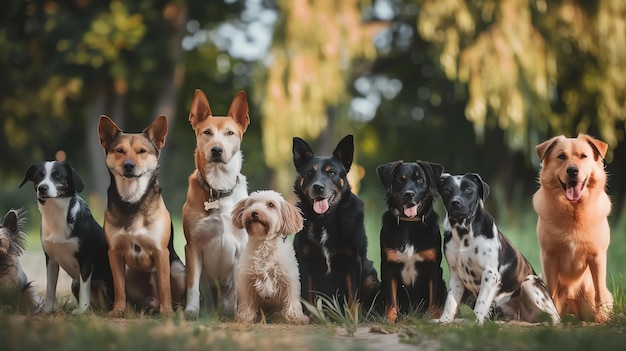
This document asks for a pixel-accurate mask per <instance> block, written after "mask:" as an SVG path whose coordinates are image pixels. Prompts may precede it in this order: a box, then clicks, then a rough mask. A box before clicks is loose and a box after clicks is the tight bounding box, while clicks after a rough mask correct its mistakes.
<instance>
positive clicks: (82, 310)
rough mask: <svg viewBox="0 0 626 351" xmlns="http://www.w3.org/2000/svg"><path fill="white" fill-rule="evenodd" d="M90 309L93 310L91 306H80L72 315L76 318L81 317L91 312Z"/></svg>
mask: <svg viewBox="0 0 626 351" xmlns="http://www.w3.org/2000/svg"><path fill="white" fill-rule="evenodd" d="M90 309H91V308H90V306H89V305H79V306H78V307H76V308H75V309H74V310H72V315H74V316H81V315H83V314H85V313H87V312H89V310H90Z"/></svg>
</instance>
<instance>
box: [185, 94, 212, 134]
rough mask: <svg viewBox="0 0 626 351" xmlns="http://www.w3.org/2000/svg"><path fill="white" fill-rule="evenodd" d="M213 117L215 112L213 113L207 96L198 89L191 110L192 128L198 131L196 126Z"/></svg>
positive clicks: (190, 120)
mask: <svg viewBox="0 0 626 351" xmlns="http://www.w3.org/2000/svg"><path fill="white" fill-rule="evenodd" d="M212 115H213V112H211V106H210V105H209V100H208V99H207V98H206V95H204V92H203V91H202V90H200V89H196V91H195V92H194V94H193V101H192V102H191V108H190V109H189V123H191V128H193V129H196V124H198V123H200V122H202V121H204V120H205V119H207V118H208V117H210V116H212Z"/></svg>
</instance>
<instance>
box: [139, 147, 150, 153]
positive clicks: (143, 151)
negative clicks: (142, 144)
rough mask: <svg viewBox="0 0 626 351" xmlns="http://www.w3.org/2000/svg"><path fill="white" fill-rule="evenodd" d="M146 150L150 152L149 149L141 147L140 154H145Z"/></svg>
mask: <svg viewBox="0 0 626 351" xmlns="http://www.w3.org/2000/svg"><path fill="white" fill-rule="evenodd" d="M146 152H148V150H146V149H143V148H142V149H139V151H137V153H138V154H145V153H146Z"/></svg>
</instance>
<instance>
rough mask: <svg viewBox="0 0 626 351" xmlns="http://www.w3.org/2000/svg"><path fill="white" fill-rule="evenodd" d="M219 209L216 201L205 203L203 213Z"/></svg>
mask: <svg viewBox="0 0 626 351" xmlns="http://www.w3.org/2000/svg"><path fill="white" fill-rule="evenodd" d="M219 208H220V203H219V202H218V201H217V200H216V201H211V202H208V201H205V202H204V210H205V211H207V212H208V211H211V210H217V209H219Z"/></svg>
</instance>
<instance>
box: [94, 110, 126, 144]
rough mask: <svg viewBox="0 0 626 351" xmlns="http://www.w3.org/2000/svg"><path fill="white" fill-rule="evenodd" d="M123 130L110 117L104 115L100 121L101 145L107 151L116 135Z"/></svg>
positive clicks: (99, 134)
mask: <svg viewBox="0 0 626 351" xmlns="http://www.w3.org/2000/svg"><path fill="white" fill-rule="evenodd" d="M121 132H122V130H121V129H120V128H119V127H118V126H117V124H115V122H113V120H112V119H110V118H109V117H107V116H105V115H102V116H100V121H99V122H98V136H100V145H102V148H103V149H104V150H105V151H106V150H107V149H108V148H109V145H111V142H112V141H113V139H115V137H116V136H117V135H118V134H119V133H121Z"/></svg>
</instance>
